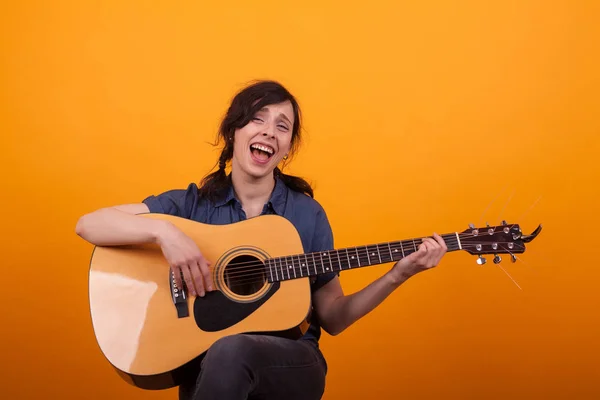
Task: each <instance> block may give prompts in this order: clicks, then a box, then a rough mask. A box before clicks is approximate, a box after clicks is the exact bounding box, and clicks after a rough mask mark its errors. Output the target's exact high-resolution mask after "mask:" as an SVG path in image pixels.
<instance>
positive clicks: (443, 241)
mask: <svg viewBox="0 0 600 400" xmlns="http://www.w3.org/2000/svg"><path fill="white" fill-rule="evenodd" d="M433 237H434V239H435V240H436V241H437V242H438V243H439V244H440V247H441V248H442V249H443V250H444V251H448V246H447V245H446V241H445V240H444V239H443V238H442V237H441V236H440V235H438V234H437V233H435V232H434V234H433Z"/></svg>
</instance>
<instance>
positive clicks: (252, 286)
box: [89, 214, 541, 389]
mask: <svg viewBox="0 0 600 400" xmlns="http://www.w3.org/2000/svg"><path fill="white" fill-rule="evenodd" d="M142 216H143V217H146V218H157V219H163V220H169V221H171V222H172V223H173V224H175V225H176V226H177V227H178V228H180V229H181V230H182V231H183V232H184V233H186V234H187V235H188V236H190V237H191V238H192V239H193V240H194V241H195V242H196V243H197V245H198V247H199V249H200V251H201V252H202V254H203V255H204V256H205V257H206V259H207V260H209V262H210V263H211V267H210V269H211V273H212V277H213V280H214V282H215V286H216V288H215V290H214V291H212V292H207V293H206V295H205V296H204V297H199V296H198V297H196V296H189V295H188V292H187V289H186V287H185V286H184V287H177V285H176V283H175V280H174V278H173V275H172V273H171V270H170V268H169V265H168V263H167V262H166V260H165V258H164V256H163V254H162V251H161V249H160V247H159V246H157V245H154V244H144V245H134V246H109V247H101V246H96V247H95V248H94V251H93V254H92V258H91V263H90V272H89V302H90V312H91V319H92V324H93V329H94V333H95V336H96V340H97V342H98V345H99V347H100V349H101V351H102V353H103V354H104V356H105V357H106V359H107V360H108V361H109V362H110V364H111V365H112V366H113V367H114V368H115V369H116V371H117V372H118V374H119V375H120V376H121V377H122V378H123V379H125V380H126V381H127V382H129V383H130V384H132V385H134V386H136V387H139V388H142V389H167V388H171V387H174V386H177V385H179V384H180V383H181V381H182V379H184V378H185V377H186V375H187V374H189V373H193V372H196V373H197V371H198V368H199V362H200V360H201V359H202V357H203V355H204V353H205V352H206V351H207V350H208V348H209V347H210V346H211V345H212V344H213V343H214V342H215V341H217V340H218V339H220V338H222V337H224V336H227V335H233V334H238V333H248V334H252V333H262V334H271V335H279V336H284V337H289V338H291V339H297V338H299V337H301V336H302V335H303V334H304V333H305V332H306V330H307V329H308V326H309V322H310V321H309V318H310V309H311V298H310V279H311V277H315V276H317V275H319V274H325V273H330V272H339V271H346V270H351V269H356V268H361V267H366V266H371V265H378V264H383V263H393V262H396V261H399V260H400V259H402V258H403V257H406V256H408V255H409V254H411V253H412V252H415V251H416V250H417V249H418V246H419V245H420V244H421V239H408V240H402V241H395V242H387V243H379V244H370V245H365V246H358V247H349V248H343V249H336V250H331V251H323V252H319V253H304V251H303V247H302V243H301V241H300V236H299V235H298V232H297V231H296V229H295V228H294V226H293V225H292V224H291V223H290V222H289V221H288V220H287V219H285V218H283V217H280V216H277V215H264V216H260V217H256V218H252V219H248V220H244V221H241V222H238V223H234V224H229V225H207V224H202V223H198V222H195V221H191V220H188V219H184V218H179V217H175V216H170V215H164V214H142ZM540 231H541V225H540V226H538V228H537V229H536V230H535V231H534V232H533V233H532V234H531V235H523V234H522V232H521V229H520V227H519V225H517V224H507V223H505V222H504V221H503V223H502V225H499V226H486V227H481V228H475V227H474V226H473V225H470V228H469V229H467V230H464V231H462V232H454V233H448V234H444V235H441V236H442V237H443V239H444V241H445V242H446V245H447V247H448V251H449V252H452V251H460V250H464V251H466V252H468V253H470V254H472V255H477V256H478V260H477V261H478V263H480V264H482V263H484V262H485V258H483V255H486V254H494V255H495V257H494V262H495V263H498V262H500V260H501V258H500V256H499V254H509V255H510V257H511V259H512V261H513V262H514V261H515V260H516V256H515V254H518V253H523V252H524V251H525V243H527V242H529V241H531V240H533V239H534V238H535V237H536V236H537V235H538V234H539V232H540Z"/></svg>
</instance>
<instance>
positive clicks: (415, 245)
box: [412, 239, 417, 251]
mask: <svg viewBox="0 0 600 400" xmlns="http://www.w3.org/2000/svg"><path fill="white" fill-rule="evenodd" d="M412 242H413V246H414V247H415V251H417V244H416V243H415V239H413V240H412Z"/></svg>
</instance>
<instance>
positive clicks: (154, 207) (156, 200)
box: [142, 183, 198, 218]
mask: <svg viewBox="0 0 600 400" xmlns="http://www.w3.org/2000/svg"><path fill="white" fill-rule="evenodd" d="M142 202H143V203H144V204H146V205H147V206H148V208H149V209H150V212H151V213H157V214H169V215H174V216H177V217H182V218H191V215H192V211H193V209H194V208H195V207H197V205H198V187H197V186H196V184H194V183H190V184H189V186H188V187H187V188H186V189H173V190H169V191H166V192H164V193H161V194H158V195H151V196H148V197H146V198H145V199H144V200H143V201H142Z"/></svg>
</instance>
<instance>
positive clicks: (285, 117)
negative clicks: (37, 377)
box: [260, 107, 293, 125]
mask: <svg viewBox="0 0 600 400" xmlns="http://www.w3.org/2000/svg"><path fill="white" fill-rule="evenodd" d="M260 111H264V112H269V109H268V108H267V107H263V108H261V109H260ZM279 115H280V116H281V117H283V118H284V119H285V120H286V121H287V122H288V123H289V124H290V125H293V124H292V121H290V119H289V118H288V117H287V115H285V114H284V113H279Z"/></svg>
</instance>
